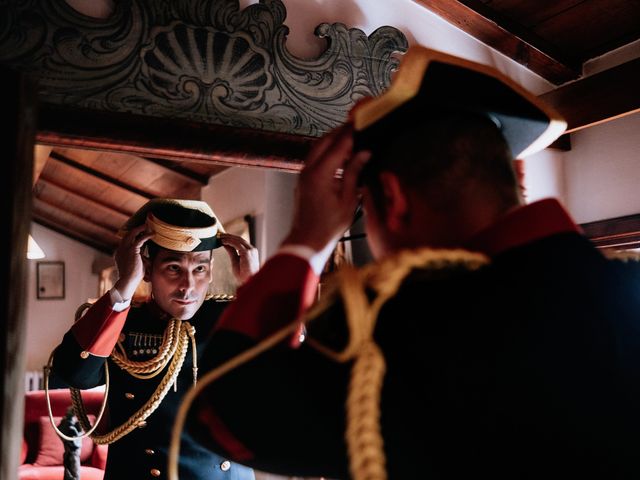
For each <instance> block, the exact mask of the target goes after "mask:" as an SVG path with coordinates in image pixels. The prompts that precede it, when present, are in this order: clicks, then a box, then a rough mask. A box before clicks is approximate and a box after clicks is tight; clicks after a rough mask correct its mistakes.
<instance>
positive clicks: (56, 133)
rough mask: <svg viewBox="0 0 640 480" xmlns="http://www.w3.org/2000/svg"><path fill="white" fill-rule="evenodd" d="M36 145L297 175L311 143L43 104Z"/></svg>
mask: <svg viewBox="0 0 640 480" xmlns="http://www.w3.org/2000/svg"><path fill="white" fill-rule="evenodd" d="M36 140H37V141H38V142H39V143H42V144H45V145H53V146H63V147H75V148H88V149H98V150H106V151H117V152H120V153H130V154H133V155H137V156H143V157H154V158H165V159H168V160H176V161H180V162H194V163H204V164H208V165H211V164H217V165H225V166H244V167H266V168H272V169H277V170H282V171H287V172H298V171H300V170H301V169H302V166H303V159H304V157H305V156H306V154H307V152H308V150H309V148H310V146H311V144H312V142H313V141H314V140H315V138H314V137H304V136H300V135H289V134H282V133H274V132H266V131H261V130H252V129H246V128H233V127H225V126H220V125H212V124H204V123H195V122H185V121H177V120H170V119H164V118H155V117H146V116H140V115H132V114H125V113H110V112H98V111H92V110H80V109H69V108H62V107H57V106H53V105H50V104H42V105H41V108H40V110H39V112H38V132H37V135H36Z"/></svg>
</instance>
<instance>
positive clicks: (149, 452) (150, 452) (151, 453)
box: [144, 448, 156, 455]
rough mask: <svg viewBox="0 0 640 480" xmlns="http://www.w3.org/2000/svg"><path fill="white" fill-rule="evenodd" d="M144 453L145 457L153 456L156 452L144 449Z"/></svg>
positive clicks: (151, 449)
mask: <svg viewBox="0 0 640 480" xmlns="http://www.w3.org/2000/svg"><path fill="white" fill-rule="evenodd" d="M144 453H146V454H147V455H153V454H154V453H156V452H155V450H154V449H153V448H145V449H144Z"/></svg>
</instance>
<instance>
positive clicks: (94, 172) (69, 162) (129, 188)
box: [50, 150, 156, 199]
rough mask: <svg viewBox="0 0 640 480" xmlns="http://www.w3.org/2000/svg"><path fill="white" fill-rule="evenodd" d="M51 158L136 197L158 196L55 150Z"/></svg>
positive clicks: (149, 197) (148, 197)
mask: <svg viewBox="0 0 640 480" xmlns="http://www.w3.org/2000/svg"><path fill="white" fill-rule="evenodd" d="M50 158H53V159H54V160H57V161H59V162H62V163H64V164H66V165H69V166H70V167H73V168H75V169H77V170H82V171H83V172H85V173H87V174H89V175H91V176H93V177H97V178H99V179H101V180H104V181H106V182H109V183H113V184H114V185H117V186H118V187H120V188H123V189H125V190H127V191H129V192H132V193H135V194H136V195H140V196H141V197H144V198H147V199H151V198H154V197H155V196H156V195H154V194H152V193H150V192H147V191H145V190H141V189H139V188H136V187H134V186H132V185H129V184H127V183H125V182H122V181H120V180H118V179H116V178H113V177H110V176H108V175H105V174H103V173H101V172H99V171H97V170H95V169H93V168H91V167H87V166H86V165H83V164H82V163H79V162H77V161H75V160H71V159H70V158H67V157H65V156H63V155H61V154H59V153H57V152H56V151H55V150H54V151H52V152H51V156H50Z"/></svg>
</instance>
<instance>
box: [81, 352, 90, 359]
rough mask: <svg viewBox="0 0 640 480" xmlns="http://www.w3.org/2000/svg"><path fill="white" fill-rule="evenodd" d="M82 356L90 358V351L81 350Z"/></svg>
mask: <svg viewBox="0 0 640 480" xmlns="http://www.w3.org/2000/svg"><path fill="white" fill-rule="evenodd" d="M80 358H82V359H85V360H86V359H87V358H89V352H87V351H86V350H83V351H81V352H80Z"/></svg>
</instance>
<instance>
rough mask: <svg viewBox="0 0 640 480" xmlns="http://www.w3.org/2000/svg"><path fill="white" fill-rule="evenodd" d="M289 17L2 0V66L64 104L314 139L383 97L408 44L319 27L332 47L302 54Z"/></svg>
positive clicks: (167, 5) (165, 6) (159, 4)
mask: <svg viewBox="0 0 640 480" xmlns="http://www.w3.org/2000/svg"><path fill="white" fill-rule="evenodd" d="M285 17H286V9H285V6H284V4H283V3H282V1H280V0H261V1H260V3H258V4H254V5H251V6H249V7H247V8H245V9H243V10H240V8H239V5H238V1H237V0H208V1H195V0H192V1H182V2H175V1H171V0H162V1H161V0H128V1H120V2H116V8H115V11H114V13H113V14H112V15H111V17H110V18H108V19H106V20H97V19H92V18H89V17H86V16H84V15H81V14H79V13H77V12H76V11H75V10H73V8H71V7H70V6H69V5H67V4H66V3H65V2H64V1H63V0H51V1H47V2H41V1H37V0H27V1H24V0H22V1H18V0H13V1H5V2H1V3H0V62H2V63H5V64H9V65H11V66H14V67H17V68H19V69H22V70H25V71H28V72H31V73H33V74H35V75H37V76H38V77H39V78H40V96H41V99H42V100H43V101H45V102H48V103H52V104H56V105H61V106H73V107H81V108H89V109H94V110H102V111H112V112H130V113H136V114H141V115H150V116H158V117H165V118H166V117H171V118H180V119H186V120H191V121H197V122H205V123H215V124H222V125H228V126H235V127H248V128H253V129H262V130H269V131H277V132H284V133H290V134H298V135H311V136H317V135H320V134H321V133H323V132H325V131H327V130H329V129H331V128H332V127H334V126H336V125H337V124H339V123H341V122H343V121H344V119H345V117H346V114H347V112H348V110H349V108H350V107H351V106H352V105H353V104H354V102H356V101H357V100H358V99H360V98H362V97H364V96H368V95H377V94H379V93H380V92H381V91H382V90H384V89H385V88H386V87H387V86H388V85H389V82H390V78H391V73H392V71H393V70H394V69H395V68H396V67H397V64H398V60H397V59H396V58H395V57H394V56H393V54H394V53H396V52H404V51H405V50H406V48H407V40H406V38H405V36H404V35H403V34H402V33H401V32H400V31H399V30H397V29H396V28H393V27H381V28H379V29H377V30H376V31H375V32H373V33H372V34H371V35H369V36H367V35H366V34H365V33H364V32H362V31H361V30H358V29H355V28H351V29H350V28H347V27H346V26H345V25H343V24H340V23H335V24H331V25H330V24H321V25H319V26H318V27H317V29H316V32H315V33H316V35H318V36H320V37H323V38H326V39H327V49H326V50H325V51H324V52H323V53H322V54H321V55H320V56H319V57H318V58H312V59H301V58H298V57H296V56H294V55H292V54H291V53H290V52H289V51H288V50H287V48H286V38H287V33H288V27H287V26H286V25H285V24H284V21H285Z"/></svg>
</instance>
